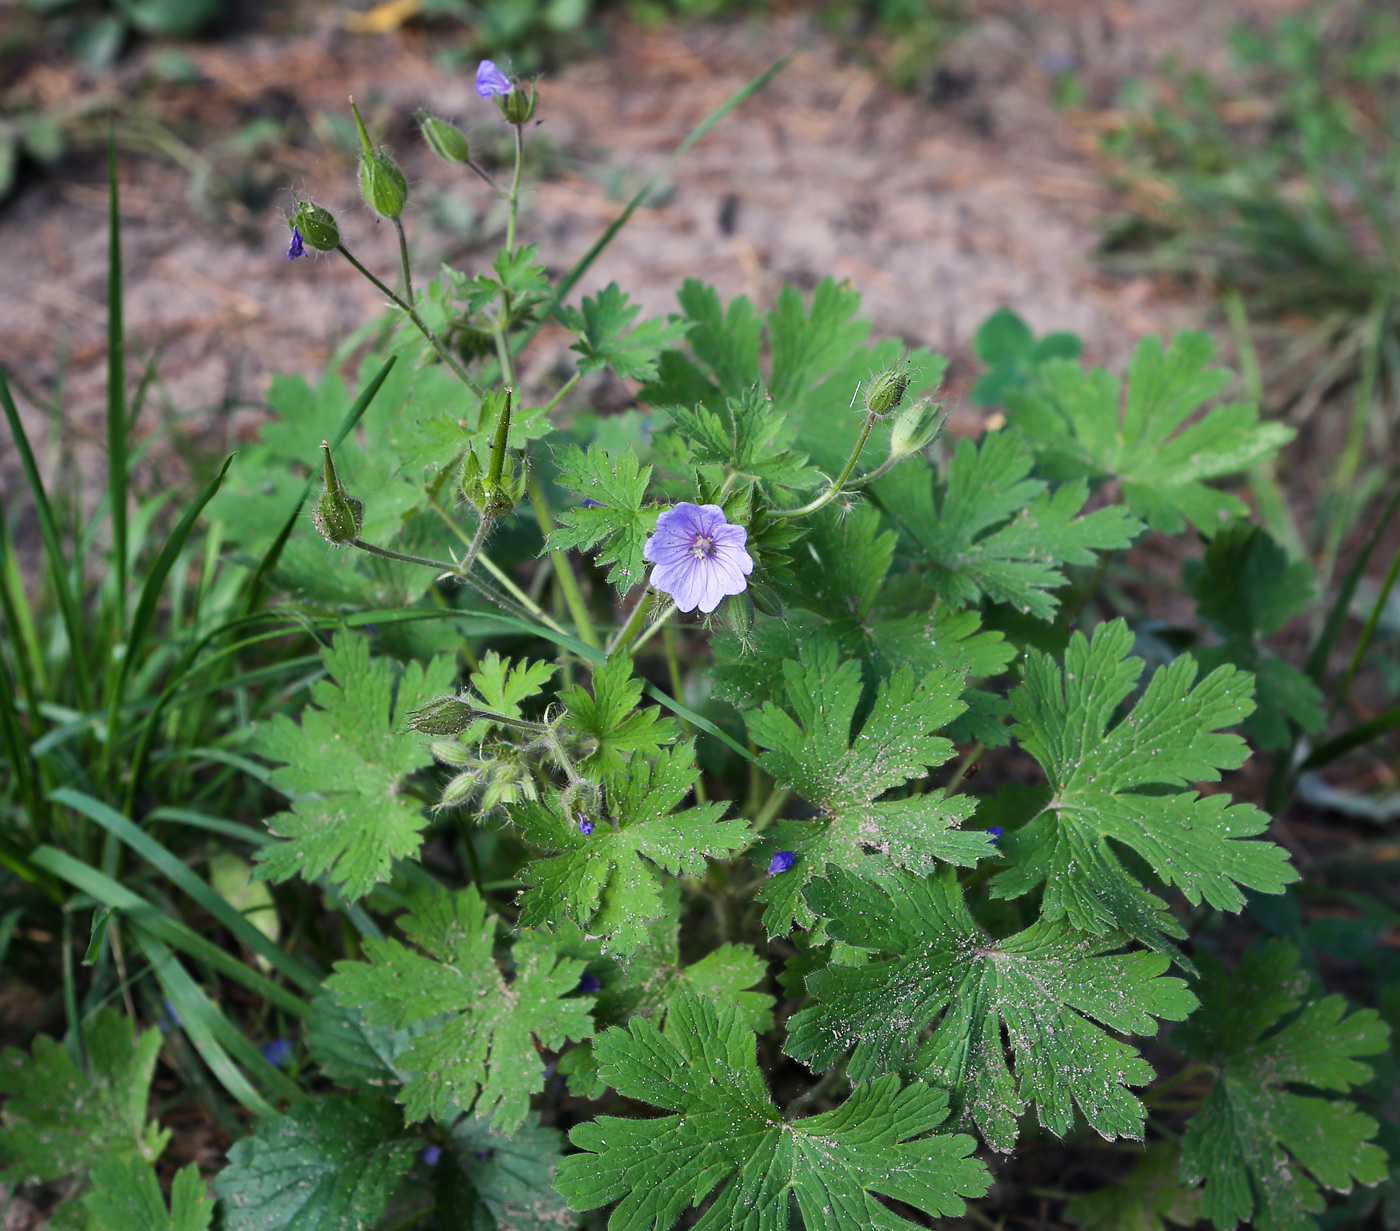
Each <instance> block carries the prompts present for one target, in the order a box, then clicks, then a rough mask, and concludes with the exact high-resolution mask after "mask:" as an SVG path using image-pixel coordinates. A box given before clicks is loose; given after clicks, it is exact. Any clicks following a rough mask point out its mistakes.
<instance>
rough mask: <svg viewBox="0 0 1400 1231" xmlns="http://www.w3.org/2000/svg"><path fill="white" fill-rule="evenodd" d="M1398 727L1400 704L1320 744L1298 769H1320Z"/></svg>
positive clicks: (1303, 770)
mask: <svg viewBox="0 0 1400 1231" xmlns="http://www.w3.org/2000/svg"><path fill="white" fill-rule="evenodd" d="M1397 727H1400V705H1397V706H1396V707H1395V708H1394V709H1389V710H1386V711H1385V713H1383V714H1377V715H1376V716H1375V717H1374V718H1372V719H1370V720H1368V721H1367V722H1363V723H1359V724H1357V725H1356V726H1354V727H1352V728H1351V730H1350V731H1343V732H1342V734H1341V735H1338V736H1337V737H1336V738H1335V739H1329V740H1328V741H1327V742H1326V743H1325V744H1320V745H1319V746H1318V747H1316V748H1314V749H1313V750H1312V752H1311V753H1309V754H1308V758H1307V760H1305V761H1304V762H1303V763H1302V764H1301V765H1300V766H1299V767H1298V769H1299V770H1300V771H1301V772H1306V771H1307V770H1310V769H1318V768H1320V767H1321V766H1323V765H1326V764H1328V763H1329V762H1331V761H1335V760H1336V759H1337V758H1338V757H1340V756H1345V755H1346V754H1347V753H1348V752H1351V751H1352V750H1353V749H1354V748H1360V747H1361V745H1362V744H1369V743H1370V742H1371V741H1372V740H1373V739H1376V738H1378V737H1379V736H1382V735H1385V734H1387V733H1388V732H1390V731H1394V730H1395V729H1396V728H1397Z"/></svg>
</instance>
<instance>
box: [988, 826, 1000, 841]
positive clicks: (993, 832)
mask: <svg viewBox="0 0 1400 1231" xmlns="http://www.w3.org/2000/svg"><path fill="white" fill-rule="evenodd" d="M1001 833H1002V829H1001V826H1000V825H993V826H992V827H991V828H990V829H989V830H987V837H989V838H990V839H991V840H992V841H993V842H995V841H996V840H997V839H998V838H999V837H1001Z"/></svg>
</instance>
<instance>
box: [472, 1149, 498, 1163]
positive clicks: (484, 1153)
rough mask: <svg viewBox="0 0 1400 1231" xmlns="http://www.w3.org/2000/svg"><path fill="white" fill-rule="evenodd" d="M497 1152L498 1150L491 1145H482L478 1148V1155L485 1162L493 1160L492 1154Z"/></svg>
mask: <svg viewBox="0 0 1400 1231" xmlns="http://www.w3.org/2000/svg"><path fill="white" fill-rule="evenodd" d="M495 1152H496V1151H495V1150H493V1149H492V1148H491V1147H490V1146H481V1147H480V1148H479V1149H478V1150H477V1152H476V1156H477V1158H478V1159H479V1160H480V1161H481V1162H483V1163H485V1162H489V1161H490V1160H491V1155H493V1154H494V1153H495Z"/></svg>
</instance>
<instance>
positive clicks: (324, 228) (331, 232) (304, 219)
mask: <svg viewBox="0 0 1400 1231" xmlns="http://www.w3.org/2000/svg"><path fill="white" fill-rule="evenodd" d="M287 225H288V226H290V227H291V228H292V230H294V231H300V232H301V237H302V239H303V240H305V241H306V243H308V244H310V245H311V246H312V247H313V248H315V249H316V251H317V252H334V251H335V250H336V249H337V248H338V247H340V228H339V227H338V226H336V224H335V215H334V214H332V213H331V211H330V210H328V209H322V208H321V206H319V205H317V204H316V203H315V202H314V201H298V202H297V207H296V210H295V212H294V213H293V214H292V216H291V217H290V218H288V219H287Z"/></svg>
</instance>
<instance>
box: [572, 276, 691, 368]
mask: <svg viewBox="0 0 1400 1231" xmlns="http://www.w3.org/2000/svg"><path fill="white" fill-rule="evenodd" d="M639 311H641V305H640V304H634V303H629V302H628V299H627V296H626V295H625V294H624V293H623V292H622V291H621V290H620V289H619V288H618V285H617V283H616V282H610V283H609V284H608V285H607V286H605V287H604V288H603V289H602V291H601V292H599V294H598V298H597V299H588V298H585V299H584V301H583V309H582V311H580V310H579V309H578V308H560V309H559V310H558V316H559V319H560V320H561V321H562V322H563V323H564V325H565V326H566V327H567V328H569V329H572V330H573V331H574V332H575V333H576V334H578V335H579V340H578V341H577V342H575V343H574V345H573V347H572V349H573V350H576V351H577V352H578V353H579V354H580V355H581V356H582V358H581V359H580V360H579V365H578V369H579V371H580V372H582V373H584V374H585V375H587V374H588V373H589V372H597V371H600V370H601V369H603V368H611V369H612V370H613V372H614V373H616V374H617V375H618V376H620V377H622V378H623V379H624V380H626V379H632V380H640V381H651V380H655V379H656V376H657V361H658V360H659V359H660V356H661V352H662V351H663V350H665V349H667V347H669V346H670V345H671V344H672V343H673V342H675V341H677V340H678V339H679V338H682V337H684V336H685V333H686V330H687V329H688V328H689V322H688V321H686V320H684V319H683V318H681V317H677V316H673V317H671V318H670V319H668V320H662V319H661V318H660V317H654V318H652V319H651V320H646V321H643V322H642V323H641V324H640V325H638V326H637V327H636V328H634V329H630V331H629V326H630V325H631V324H632V321H633V318H634V317H636V315H637V313H638V312H639Z"/></svg>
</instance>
